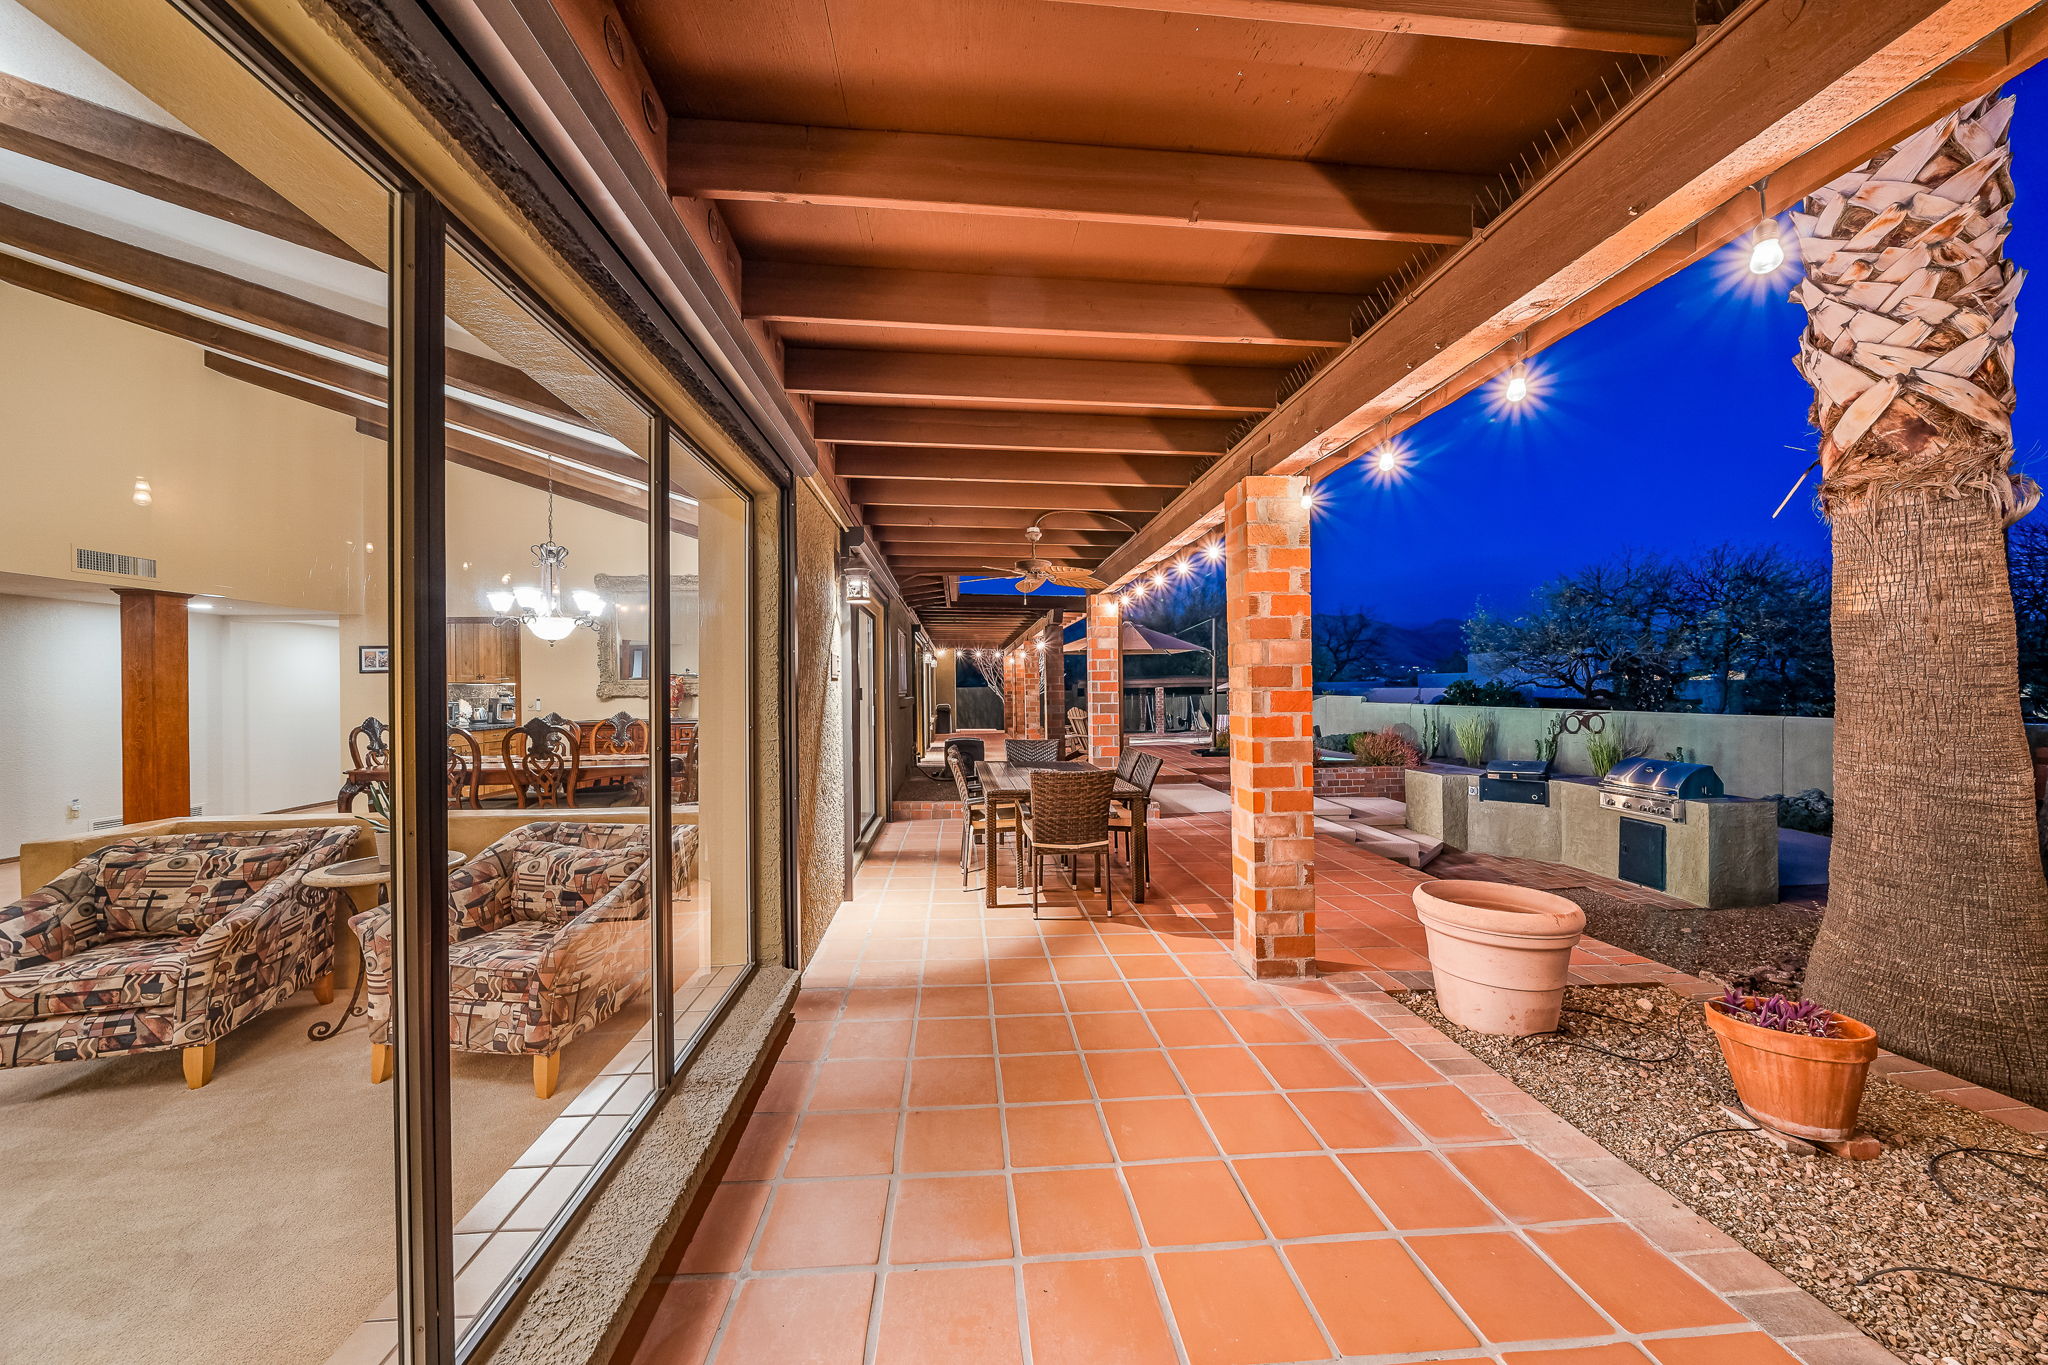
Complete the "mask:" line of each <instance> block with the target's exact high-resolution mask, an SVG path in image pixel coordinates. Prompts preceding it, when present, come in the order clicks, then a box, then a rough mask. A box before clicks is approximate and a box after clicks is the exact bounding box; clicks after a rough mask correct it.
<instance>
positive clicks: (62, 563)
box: [0, 284, 382, 615]
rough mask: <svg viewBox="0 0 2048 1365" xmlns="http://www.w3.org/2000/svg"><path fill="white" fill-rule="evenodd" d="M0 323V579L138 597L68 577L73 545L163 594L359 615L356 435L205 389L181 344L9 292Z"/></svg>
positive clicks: (190, 349) (364, 447) (225, 386)
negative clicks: (6, 575) (114, 562)
mask: <svg viewBox="0 0 2048 1365" xmlns="http://www.w3.org/2000/svg"><path fill="white" fill-rule="evenodd" d="M0 319H4V325H0V412H4V413H5V414H6V432H7V434H6V470H7V487H6V496H5V497H0V571H7V572H13V573H25V574H35V575H37V576H39V577H43V578H60V579H72V580H75V581H78V582H90V583H97V584H103V585H104V584H109V583H114V582H124V583H125V582H129V581H131V580H116V579H113V578H110V577H109V576H107V575H96V574H87V573H80V572H78V571H77V570H76V569H74V568H73V567H72V562H73V561H72V551H73V549H74V547H81V546H82V547H85V548H89V549H98V550H110V551H113V552H115V553H119V554H132V555H141V556H146V557H149V558H152V559H155V560H156V561H157V578H156V580H155V582H153V583H151V584H150V585H149V586H152V587H156V588H161V589H164V590H166V591H170V592H189V593H213V594H217V595H220V596H223V597H234V598H244V599H248V600H250V601H256V602H266V603H273V604H276V605H278V606H283V607H293V608H301V609H304V610H307V611H316V612H329V613H336V614H341V615H351V614H357V613H360V612H361V611H362V609H363V603H364V601H365V599H366V596H367V587H368V579H369V573H368V570H367V568H366V566H365V562H366V560H367V558H368V556H369V553H370V552H369V551H367V550H366V549H365V545H366V543H368V542H370V540H371V537H370V536H369V535H368V534H367V533H366V531H365V524H364V521H363V515H362V507H363V503H364V499H363V491H364V486H363V481H364V476H365V472H366V468H367V461H368V460H370V459H371V458H373V457H374V458H379V459H381V456H382V448H381V446H380V445H379V443H377V442H375V441H372V440H370V439H369V438H367V437H364V436H359V435H357V434H356V430H355V424H354V423H353V422H352V421H351V420H350V419H349V418H347V417H344V416H342V415H341V414H339V413H333V412H328V411H326V410H325V409H322V408H316V407H313V406H311V405H310V404H307V403H302V402H299V401H298V400H296V399H292V398H286V397H284V396H282V395H280V394H274V393H271V392H269V391H268V390H266V389H259V388H255V387H253V386H251V385H248V384H245V383H243V382H241V381H240V380H236V379H230V378H228V377H227V376H225V375H221V374H216V373H214V372H213V371H212V370H209V369H207V368H206V366H205V364H204V359H203V357H204V352H203V351H202V350H201V349H200V348H199V347H198V346H195V345H193V344H191V343H190V342H186V341H180V340H178V339H177V338H175V337H168V336H164V335H162V334H160V333H157V332H152V331H149V330H147V329H146V328H143V327H139V326H136V325H135V324H133V323H128V322H122V321H120V320H118V319H115V318H111V317H107V316H105V315H104V314H100V313H95V312H92V311H91V310H89V309H85V308H80V307H78V306H76V305H75V304H69V303H62V302H59V301H57V300H55V299H49V298H45V297H43V296H42V295H39V294H33V293H30V292H29V291H27V290H25V289H20V288H17V287H15V286H13V285H8V284H0ZM137 477H142V478H147V479H148V480H149V482H150V486H151V489H152V492H153V495H154V499H155V500H154V502H153V503H152V504H151V505H150V506H148V507H138V506H136V505H135V502H134V500H133V494H134V488H135V480H136V478H137Z"/></svg>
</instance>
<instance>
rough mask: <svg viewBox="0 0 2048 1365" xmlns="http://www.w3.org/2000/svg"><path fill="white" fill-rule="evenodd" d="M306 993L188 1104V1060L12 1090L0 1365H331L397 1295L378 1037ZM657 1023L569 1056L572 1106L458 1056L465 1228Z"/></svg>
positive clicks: (512, 1064) (66, 1076) (90, 1071)
mask: <svg viewBox="0 0 2048 1365" xmlns="http://www.w3.org/2000/svg"><path fill="white" fill-rule="evenodd" d="M340 1008H341V1002H340V1001H339V1000H337V1001H336V1003H335V1004H333V1005H327V1006H322V1005H316V1004H314V1003H313V997H312V995H311V993H310V992H308V993H303V994H301V995H300V996H298V997H297V998H296V999H295V1000H294V1002H293V1003H292V1004H290V1005H288V1006H286V1007H285V1008H283V1009H279V1010H273V1011H272V1012H271V1013H269V1014H267V1015H265V1016H263V1017H262V1018H260V1019H257V1020H255V1021H254V1022H252V1023H250V1024H247V1025H245V1026H243V1027H242V1028H241V1029H238V1030H236V1031H235V1032H234V1033H232V1034H230V1035H229V1036H228V1037H227V1038H225V1039H223V1040H222V1041H221V1044H220V1050H219V1054H218V1061H217V1065H216V1069H215V1072H214V1078H213V1083H212V1084H210V1085H208V1086H206V1087H205V1088H204V1089H201V1090H187V1089H186V1088H185V1082H184V1078H183V1075H182V1073H181V1072H180V1069H179V1061H178V1054H177V1053H175V1052H156V1053H148V1054H144V1055H139V1056H131V1057H116V1058H109V1059H107V1060H105V1061H98V1062H77V1063H70V1064H61V1065H51V1066H39V1067H27V1068H23V1069H22V1070H19V1071H0V1132H4V1133H5V1134H6V1135H7V1146H6V1152H7V1157H6V1179H5V1182H4V1185H0V1189H4V1190H5V1195H4V1196H0V1199H4V1207H5V1215H4V1217H0V1266H5V1267H6V1268H7V1272H8V1277H9V1282H10V1283H11V1284H12V1285H13V1286H14V1288H13V1292H10V1293H9V1294H8V1296H7V1308H6V1311H5V1312H0V1360H10V1361H11V1360H37V1361H43V1362H47V1363H48V1365H97V1363H98V1362H103V1361H115V1360H132V1361H148V1362H150V1365H183V1363H184V1362H193V1363H194V1365H198V1362H205V1365H244V1363H246V1365H259V1363H260V1365H301V1363H302V1362H303V1363H305V1365H318V1363H319V1362H322V1361H324V1360H326V1358H327V1357H328V1355H329V1354H330V1353H332V1352H333V1350H334V1349H335V1348H336V1347H337V1346H339V1345H340V1344H341V1342H342V1341H343V1340H344V1339H345V1338H346V1337H347V1336H348V1335H349V1334H350V1333H351V1332H353V1331H355V1330H356V1328H357V1327H358V1326H359V1325H360V1324H361V1323H362V1321H363V1319H364V1318H365V1317H366V1316H369V1315H370V1313H371V1310H373V1309H374V1308H376V1307H377V1305H378V1304H379V1303H380V1301H382V1300H383V1299H384V1298H385V1296H386V1295H387V1294H389V1293H390V1292H391V1287H392V1283H393V1268H392V1266H393V1254H394V1252H393V1248H394V1234H393V1219H394V1213H393V1202H392V1158H391V1098H392V1093H393V1087H392V1086H391V1085H389V1084H386V1085H379V1086H373V1085H371V1084H370V1080H369V1047H368V1040H367V1037H366V1035H365V1026H364V1024H363V1022H362V1021H361V1020H357V1021H355V1022H354V1023H352V1024H351V1025H350V1027H349V1028H348V1030H347V1031H345V1032H344V1033H342V1034H341V1035H340V1036H338V1037H336V1038H333V1039H330V1040H328V1041H326V1042H321V1043H314V1042H310V1041H308V1040H307V1038H306V1026H307V1025H308V1024H310V1023H312V1022H313V1021H315V1020H317V1019H322V1018H331V1017H332V1016H333V1014H334V1012H335V1011H337V1010H339V1009H340ZM644 1020H645V1012H644V1010H628V1011H626V1012H625V1013H623V1014H621V1015H620V1016H618V1017H616V1018H614V1019H613V1020H611V1021H609V1022H608V1023H607V1025H606V1026H605V1027H603V1028H600V1029H598V1030H597V1031H596V1032H594V1033H592V1034H590V1035H587V1036H586V1037H584V1038H583V1039H581V1040H579V1042H578V1043H577V1045H576V1046H574V1047H572V1048H570V1049H569V1050H568V1051H567V1052H565V1053H564V1055H563V1060H562V1084H561V1088H560V1089H558V1090H557V1091H556V1092H555V1095H554V1098H552V1099H549V1100H539V1099H535V1098H534V1094H533V1084H532V1066H531V1062H530V1060H529V1059H527V1058H525V1057H495V1056H479V1055H473V1054H464V1053H457V1054H455V1058H454V1063H455V1085H454V1103H455V1126H454V1155H455V1199H454V1207H455V1213H456V1217H457V1218H458V1219H459V1218H460V1217H461V1216H462V1214H463V1212H464V1211H465V1210H467V1209H468V1208H469V1206H470V1205H471V1204H473V1203H475V1202H476V1200H477V1199H478V1197H480V1196H481V1195H482V1194H483V1193H484V1192H485V1191H486V1190H488V1189H489V1188H490V1186H491V1184H492V1182H493V1181H495V1180H496V1179H497V1178H498V1176H500V1175H501V1174H503V1173H504V1171H505V1169H506V1168H507V1167H508V1166H510V1165H511V1164H512V1163H513V1162H514V1161H515V1160H517V1159H518V1157H519V1156H520V1155H521V1153H523V1152H524V1151H525V1150H526V1148H527V1147H528V1145H529V1144H531V1143H532V1142H533V1140H534V1139H535V1138H536V1137H538V1136H539V1135H540V1133H541V1130H542V1129H543V1128H545V1127H547V1125H548V1124H549V1123H550V1122H552V1121H553V1120H554V1119H555V1118H556V1117H557V1116H558V1115H559V1114H560V1113H561V1112H562V1110H563V1109H564V1108H565V1107H566V1106H567V1105H568V1104H569V1103H570V1102H571V1101H572V1100H574V1099H575V1097H576V1095H577V1093H578V1092H579V1091H580V1090H582V1089H583V1087H584V1086H585V1085H586V1084H588V1083H589V1081H590V1080H591V1079H592V1078H593V1077H594V1076H596V1075H597V1073H598V1071H599V1070H600V1069H601V1068H602V1067H603V1066H604V1065H605V1064H606V1062H608V1061H609V1060H610V1059H611V1058H612V1056H614V1055H615V1054H616V1053H617V1051H618V1050H619V1048H620V1047H622V1046H623V1045H624V1044H625V1042H626V1040H627V1039H628V1038H629V1037H630V1036H631V1035H632V1033H633V1032H634V1031H635V1030H636V1029H637V1028H638V1027H639V1026H640V1024H641V1023H642V1022H644Z"/></svg>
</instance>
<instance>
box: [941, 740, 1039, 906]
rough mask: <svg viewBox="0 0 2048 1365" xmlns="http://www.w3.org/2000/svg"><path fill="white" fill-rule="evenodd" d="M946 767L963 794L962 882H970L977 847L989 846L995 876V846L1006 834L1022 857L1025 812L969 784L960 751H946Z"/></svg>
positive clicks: (990, 872) (989, 864)
mask: <svg viewBox="0 0 2048 1365" xmlns="http://www.w3.org/2000/svg"><path fill="white" fill-rule="evenodd" d="M946 768H947V770H948V771H949V772H951V773H952V774H953V788H954V790H955V791H957V792H959V793H960V810H961V812H962V818H961V821H960V885H962V886H965V885H967V875H968V873H969V872H971V871H972V870H973V865H974V850H975V848H976V846H982V847H985V848H987V849H988V862H987V875H989V876H991V877H993V876H994V875H995V865H996V849H997V848H999V847H1000V846H1001V845H1002V841H1003V836H1004V835H1005V834H1007V835H1009V836H1010V842H1011V844H1012V845H1014V846H1015V847H1016V849H1017V851H1018V854H1019V856H1020V857H1021V856H1022V854H1023V850H1024V842H1023V840H1024V834H1023V814H1022V812H1021V810H1020V809H1019V808H1018V806H1017V805H1016V803H1015V802H1011V801H994V800H990V799H989V798H987V797H984V796H983V795H982V793H981V791H980V789H979V788H978V787H970V785H969V784H970V782H971V781H972V779H970V778H969V777H968V776H967V761H966V759H965V758H964V757H963V756H962V754H961V752H960V750H958V749H953V748H948V749H947V750H946Z"/></svg>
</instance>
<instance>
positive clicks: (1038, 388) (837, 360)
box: [783, 346, 1280, 416]
mask: <svg viewBox="0 0 2048 1365" xmlns="http://www.w3.org/2000/svg"><path fill="white" fill-rule="evenodd" d="M783 373H784V381H785V383H786V384H787V385H788V387H789V390H790V392H791V393H801V394H807V395H809V396H811V397H813V398H838V399H849V398H868V399H876V400H886V401H899V402H900V401H906V400H922V401H932V402H945V403H990V404H996V405H1000V406H1002V407H1016V408H1032V407H1049V408H1109V409H1116V408H1143V409H1159V410H1166V411H1173V410H1184V411H1187V412H1200V413H1218V414H1229V415H1231V416H1245V415H1248V414H1252V413H1260V412H1269V411H1271V410H1272V408H1273V405H1274V403H1276V402H1277V401H1278V393H1279V388H1280V371H1279V370H1277V369H1261V368H1258V367H1255V366H1248V365H1178V364H1170V363H1162V362H1157V361H1149V360H1062V359H1055V358H1049V357H1044V356H994V355H948V354H944V353H931V352H905V351H856V350H835V349H832V348H829V347H815V346H791V347H789V348H788V350H786V351H785V352H784V353H783Z"/></svg>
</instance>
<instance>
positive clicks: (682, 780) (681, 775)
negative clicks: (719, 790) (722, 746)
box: [668, 744, 697, 806]
mask: <svg viewBox="0 0 2048 1365" xmlns="http://www.w3.org/2000/svg"><path fill="white" fill-rule="evenodd" d="M669 772H670V773H671V774H672V776H671V777H670V779H669V798H668V799H669V800H670V801H671V802H673V803H675V804H677V805H685V806H687V805H694V804H695V803H696V800H697V746H696V745H695V744H692V745H691V746H690V747H689V748H687V749H685V750H683V751H682V752H681V753H679V754H672V755H670V757H669Z"/></svg>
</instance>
